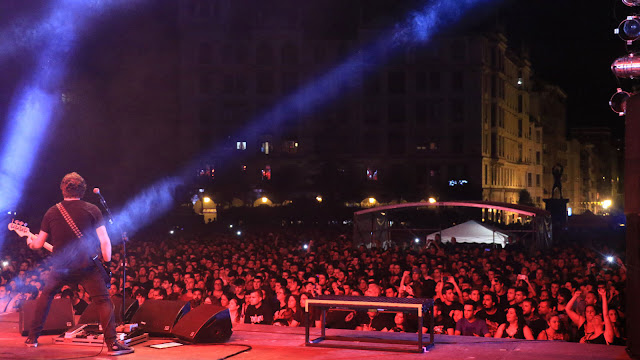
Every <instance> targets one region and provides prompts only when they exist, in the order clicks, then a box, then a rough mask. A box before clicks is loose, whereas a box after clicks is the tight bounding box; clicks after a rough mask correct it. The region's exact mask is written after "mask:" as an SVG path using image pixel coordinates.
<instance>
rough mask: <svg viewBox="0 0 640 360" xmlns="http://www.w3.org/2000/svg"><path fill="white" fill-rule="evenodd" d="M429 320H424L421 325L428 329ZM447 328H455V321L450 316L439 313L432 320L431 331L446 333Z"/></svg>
mask: <svg viewBox="0 0 640 360" xmlns="http://www.w3.org/2000/svg"><path fill="white" fill-rule="evenodd" d="M430 324H431V322H430V321H425V323H424V324H423V326H424V327H425V328H427V331H429V330H430V329H429V325H430ZM447 329H454V330H455V329H456V322H455V321H453V319H452V318H451V317H450V316H447V315H443V314H440V316H438V317H437V318H435V319H434V320H433V332H434V334H447Z"/></svg>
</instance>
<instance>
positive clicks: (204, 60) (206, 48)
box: [198, 43, 212, 65]
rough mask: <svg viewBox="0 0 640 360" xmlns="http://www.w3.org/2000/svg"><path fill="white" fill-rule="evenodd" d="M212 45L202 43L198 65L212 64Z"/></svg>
mask: <svg viewBox="0 0 640 360" xmlns="http://www.w3.org/2000/svg"><path fill="white" fill-rule="evenodd" d="M211 62H212V57H211V44H209V43H200V46H199V47H198V64H200V65H207V64H211Z"/></svg>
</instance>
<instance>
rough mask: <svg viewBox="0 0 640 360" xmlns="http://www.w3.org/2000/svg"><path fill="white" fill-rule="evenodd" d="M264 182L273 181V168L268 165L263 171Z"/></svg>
mask: <svg viewBox="0 0 640 360" xmlns="http://www.w3.org/2000/svg"><path fill="white" fill-rule="evenodd" d="M262 180H264V181H269V180H271V166H269V165H267V166H265V167H264V169H262Z"/></svg>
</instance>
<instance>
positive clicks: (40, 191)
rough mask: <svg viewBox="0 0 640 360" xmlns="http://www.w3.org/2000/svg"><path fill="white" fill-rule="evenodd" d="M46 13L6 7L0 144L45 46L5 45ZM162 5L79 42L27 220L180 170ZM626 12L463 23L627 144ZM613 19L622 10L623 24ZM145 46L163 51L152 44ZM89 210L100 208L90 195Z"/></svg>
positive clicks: (526, 13)
mask: <svg viewBox="0 0 640 360" xmlns="http://www.w3.org/2000/svg"><path fill="white" fill-rule="evenodd" d="M256 1H258V0H256ZM260 2H261V3H263V4H264V3H265V2H268V0H260ZM48 3H49V2H45V1H38V2H36V1H29V2H27V4H24V3H18V2H15V1H2V2H0V31H3V33H2V37H0V44H6V43H7V41H12V42H14V43H15V51H12V52H10V53H9V54H2V53H0V56H1V58H0V79H1V81H0V117H1V118H2V129H3V130H0V131H3V133H2V136H4V135H5V132H4V131H5V130H4V129H6V128H7V127H8V126H11V124H10V123H9V120H8V116H7V114H8V111H9V108H10V104H11V101H12V100H13V99H14V96H15V94H16V92H17V90H18V89H20V86H21V85H22V84H23V81H24V80H25V78H26V77H27V76H28V75H29V73H30V71H31V70H30V69H31V68H32V67H33V64H34V60H33V59H34V56H35V55H36V54H37V50H38V46H39V44H38V43H37V42H36V43H30V45H25V44H24V42H23V41H21V39H20V38H19V37H11V38H7V37H6V36H5V35H4V34H5V33H8V34H10V36H12V33H11V32H6V31H7V28H8V27H9V25H10V24H15V23H16V21H17V20H20V21H21V22H22V23H29V22H33V21H37V20H38V19H39V18H41V17H42V16H43V14H46V13H47V11H48V10H49V9H48V5H47V4H48ZM149 3H155V1H149ZM162 3H163V4H165V6H164V7H156V8H154V7H153V6H151V7H146V8H141V7H137V8H134V9H127V11H118V12H115V13H113V14H111V15H110V16H108V17H105V18H103V19H101V20H98V21H95V22H94V23H93V24H92V30H91V31H87V32H86V33H84V34H83V35H82V36H81V40H80V41H79V43H78V45H77V49H78V51H77V52H76V53H75V54H74V56H73V57H72V59H71V62H70V71H69V74H68V77H67V80H66V81H65V86H66V85H69V86H70V87H72V88H74V89H76V93H75V99H77V101H76V103H75V104H73V105H72V109H73V114H68V113H64V112H62V113H61V114H58V116H57V118H56V123H55V127H53V128H52V129H50V131H49V136H48V138H47V140H46V141H45V142H44V143H43V145H42V147H41V149H40V156H39V160H38V161H37V163H36V166H35V167H34V171H33V173H32V174H31V177H30V179H29V184H28V189H27V194H25V196H24V203H28V204H30V205H28V206H27V205H24V204H23V207H21V209H24V211H31V212H38V211H43V210H44V209H46V208H47V207H48V206H50V205H51V204H52V203H53V202H54V201H56V200H57V199H59V191H58V185H59V180H60V179H61V177H62V175H63V174H65V173H67V172H69V171H74V170H75V171H78V172H80V173H81V174H83V175H84V176H85V177H86V178H87V180H88V182H89V186H90V187H93V186H100V187H101V188H102V189H103V194H104V195H105V196H106V197H107V199H108V200H109V199H112V200H113V201H112V202H113V203H114V204H115V206H116V207H117V206H118V205H121V204H123V203H124V202H125V201H126V199H128V198H129V197H130V196H132V195H134V194H135V193H136V192H137V191H139V190H140V189H142V188H143V187H144V186H145V185H146V184H148V183H150V182H152V181H153V179H156V178H158V177H159V176H163V175H169V174H171V173H172V172H174V171H175V170H176V169H177V168H179V166H180V165H181V164H182V163H181V160H180V156H179V155H180V154H177V153H176V149H177V147H176V146H177V145H176V144H175V139H174V138H173V137H172V136H171V134H172V133H173V131H174V130H175V126H176V124H168V125H167V124H158V123H156V122H155V116H154V114H157V113H161V112H168V111H176V112H177V109H172V108H162V106H161V104H165V103H169V101H166V100H167V99H166V98H165V97H164V96H166V92H167V91H165V90H167V89H166V88H163V86H168V85H167V84H175V83H177V80H178V79H177V78H176V77H177V64H175V63H174V62H172V61H173V60H171V59H169V57H168V56H166V55H167V54H168V53H169V52H170V51H171V49H172V48H173V47H175V46H176V44H177V41H178V38H177V36H176V33H175V24H174V23H172V21H171V18H172V17H173V16H174V12H173V11H172V10H171V6H166V4H168V3H171V2H167V1H165V2H162ZM367 3H369V4H371V6H372V7H376V6H379V8H380V9H383V10H380V11H381V12H385V11H388V6H387V5H388V3H389V1H381V0H370V1H368V2H367ZM378 3H383V4H386V5H384V6H380V4H378ZM393 3H396V4H397V3H398V2H397V1H393ZM419 3H423V2H421V1H413V0H412V1H407V2H406V3H404V5H407V4H412V6H413V4H419ZM620 3H621V1H594V2H588V3H586V2H575V1H573V2H564V1H557V0H555V1H550V0H536V1H506V2H495V3H494V5H487V6H488V7H487V8H485V9H481V10H478V11H477V13H474V14H470V15H471V16H470V18H469V19H467V20H465V21H471V22H478V21H486V22H487V23H491V22H504V23H505V26H506V34H507V37H508V39H509V44H510V47H511V48H513V49H519V48H520V47H521V46H524V47H526V48H528V49H529V52H530V59H531V62H532V67H533V69H534V72H535V74H537V76H539V77H540V78H542V79H544V80H545V81H547V82H550V83H552V84H557V85H559V86H560V87H561V88H563V89H564V90H565V92H566V93H567V94H568V96H569V98H568V117H569V119H568V120H569V126H594V125H596V126H608V127H611V128H612V129H613V130H614V133H615V134H616V135H618V136H622V134H623V128H622V126H623V118H619V117H618V116H617V115H616V114H614V113H613V112H612V111H611V110H610V109H609V106H608V100H609V98H610V96H611V95H612V94H613V93H614V92H615V89H616V87H617V83H616V79H615V78H614V77H613V75H612V74H611V71H610V65H611V62H612V61H613V60H614V59H615V58H617V57H619V56H622V55H624V54H625V49H624V44H623V42H622V40H620V39H619V38H618V37H617V35H614V34H613V29H614V28H615V27H616V26H617V25H618V23H619V22H620V21H621V20H622V19H624V17H625V16H626V15H627V12H628V8H626V7H625V6H623V5H621V4H620ZM155 4H156V5H157V4H158V3H155ZM293 4H295V2H292V5H293ZM385 6H386V7H385ZM406 7H407V8H410V7H409V6H406ZM614 7H615V8H616V9H617V10H618V14H617V17H614V11H613V10H614ZM327 8H328V11H327V13H326V14H323V13H321V12H318V15H317V16H318V17H319V20H322V19H321V17H325V18H326V19H327V21H329V20H328V19H330V20H331V21H333V22H336V21H349V17H348V16H342V17H340V16H337V15H336V14H335V13H331V12H330V11H329V7H328V6H327ZM394 10H395V11H396V13H402V11H404V10H403V9H397V8H396V9H394ZM400 10H402V11H400ZM285 11H286V10H285ZM625 11H626V12H625ZM285 15H286V14H285ZM320 22H323V21H320ZM149 36H152V37H156V38H157V39H162V41H158V42H155V41H151V42H150V41H149V38H148V37H149ZM0 48H1V47H0ZM149 61H153V62H154V63H156V64H158V66H162V67H163V68H164V69H165V71H162V73H160V74H158V73H150V72H147V71H146V69H145V63H146V62H149ZM77 89H81V91H80V92H78V91H77ZM626 90H631V89H626ZM60 91H62V92H64V91H65V89H60ZM130 113H135V114H142V116H138V117H136V118H135V119H131V118H128V117H127V114H130ZM88 119H90V121H88ZM165 125H166V126H165ZM184 161H186V160H183V161H182V162H184ZM87 200H89V201H92V202H95V199H93V196H92V195H89V196H88V199H87Z"/></svg>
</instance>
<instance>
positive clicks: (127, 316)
mask: <svg viewBox="0 0 640 360" xmlns="http://www.w3.org/2000/svg"><path fill="white" fill-rule="evenodd" d="M111 302H112V303H113V306H114V310H113V311H114V314H115V318H116V324H121V323H128V322H130V321H131V318H132V317H133V314H135V313H136V311H138V307H139V305H138V300H136V299H127V300H126V301H125V306H126V311H125V313H124V321H122V298H121V297H116V296H112V297H111ZM99 323H100V314H99V313H98V307H97V306H96V304H95V303H91V304H89V306H87V308H86V309H85V310H84V312H83V313H82V315H80V319H79V320H78V324H99Z"/></svg>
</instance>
